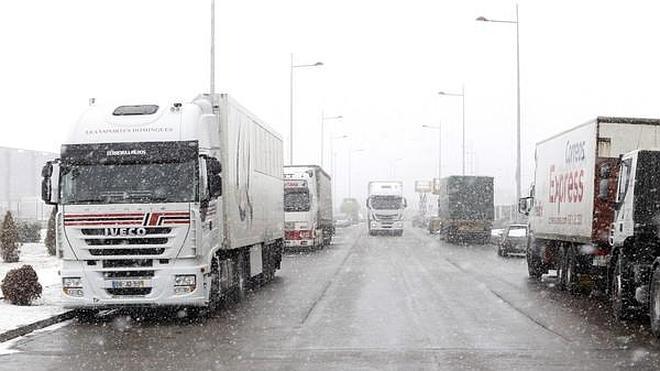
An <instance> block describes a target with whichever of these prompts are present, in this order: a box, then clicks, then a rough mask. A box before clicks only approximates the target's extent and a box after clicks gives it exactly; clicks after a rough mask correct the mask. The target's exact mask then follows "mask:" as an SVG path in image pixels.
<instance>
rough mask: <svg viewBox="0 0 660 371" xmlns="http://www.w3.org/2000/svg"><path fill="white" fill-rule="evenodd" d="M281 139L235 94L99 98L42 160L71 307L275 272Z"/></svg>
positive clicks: (166, 299) (168, 301)
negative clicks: (128, 100) (138, 100)
mask: <svg viewBox="0 0 660 371" xmlns="http://www.w3.org/2000/svg"><path fill="white" fill-rule="evenodd" d="M282 157H283V154H282V139H281V138H280V136H279V135H278V134H277V133H275V132H274V131H273V130H272V129H270V128H269V127H268V126H267V125H266V124H265V123H263V122H262V121H261V120H259V119H258V118H257V117H255V116H254V115H252V114H251V113H250V112H248V111H247V110H246V109H244V108H243V107H241V106H240V105H239V104H238V103H237V102H236V101H234V100H233V99H232V98H230V97H229V96H228V95H224V94H223V95H209V94H204V95H200V96H198V97H196V98H195V99H193V100H192V101H191V102H178V101H174V102H172V101H167V102H157V103H153V104H151V103H150V104H137V105H136V104H134V103H133V104H128V105H114V104H113V105H101V104H91V105H90V107H89V109H88V110H87V111H86V112H85V113H84V114H83V115H82V117H81V118H80V120H79V121H78V122H77V125H75V127H74V129H73V131H72V134H71V135H70V136H69V138H68V140H67V141H66V143H65V144H63V145H62V151H61V155H60V158H59V159H57V160H54V161H51V162H48V163H47V164H46V166H45V167H44V169H43V174H42V175H43V183H42V198H43V199H44V201H46V202H47V203H50V204H54V205H57V208H58V212H57V223H56V236H57V238H56V240H57V242H56V246H57V253H58V256H59V258H60V259H61V262H62V267H61V270H60V275H61V277H62V285H63V295H64V303H65V306H66V307H70V308H78V309H89V310H90V311H94V310H97V309H102V308H108V307H125V306H183V307H188V308H190V309H191V311H196V310H197V309H199V308H208V307H214V306H216V305H217V303H218V302H219V300H220V299H221V297H223V296H225V295H229V294H232V295H233V294H237V295H239V297H240V295H241V294H242V292H243V291H244V290H245V288H246V287H247V286H248V285H251V284H257V283H264V282H267V281H269V280H270V279H272V278H273V276H274V275H275V271H276V270H277V269H278V268H279V267H280V263H281V260H282V249H283V239H284V211H283V181H282V168H283V164H282Z"/></svg>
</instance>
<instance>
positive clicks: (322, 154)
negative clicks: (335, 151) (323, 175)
mask: <svg viewBox="0 0 660 371" xmlns="http://www.w3.org/2000/svg"><path fill="white" fill-rule="evenodd" d="M343 118H344V117H343V116H341V115H339V116H326V115H325V114H324V113H323V111H321V167H323V158H324V157H325V156H324V153H323V145H324V144H325V122H326V120H340V119H343ZM330 156H332V149H330ZM331 170H332V169H331Z"/></svg>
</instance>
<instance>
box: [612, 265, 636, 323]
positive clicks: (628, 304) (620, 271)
mask: <svg viewBox="0 0 660 371" xmlns="http://www.w3.org/2000/svg"><path fill="white" fill-rule="evenodd" d="M614 264H615V265H614V270H613V273H612V277H611V281H610V297H611V300H612V314H613V315H614V318H615V319H616V320H623V319H629V318H631V317H633V315H634V313H635V312H634V309H635V308H634V305H633V304H634V300H635V298H634V293H633V286H634V285H633V281H632V274H631V273H630V269H627V268H626V266H625V261H624V257H623V253H621V252H620V253H619V254H617V257H616V260H615V263H614Z"/></svg>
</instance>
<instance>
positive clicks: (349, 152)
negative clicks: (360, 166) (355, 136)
mask: <svg viewBox="0 0 660 371" xmlns="http://www.w3.org/2000/svg"><path fill="white" fill-rule="evenodd" d="M358 152H364V148H360V149H351V150H350V151H348V198H351V193H352V189H351V188H352V187H351V186H352V184H351V173H352V169H351V158H352V157H353V154H354V153H358Z"/></svg>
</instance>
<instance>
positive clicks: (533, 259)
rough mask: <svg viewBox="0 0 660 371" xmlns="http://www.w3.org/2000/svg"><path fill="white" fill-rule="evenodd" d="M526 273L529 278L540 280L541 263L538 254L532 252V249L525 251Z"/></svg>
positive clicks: (541, 273)
mask: <svg viewBox="0 0 660 371" xmlns="http://www.w3.org/2000/svg"><path fill="white" fill-rule="evenodd" d="M526 257H527V273H528V274H529V277H531V278H534V279H537V280H540V279H541V276H542V275H543V273H544V272H543V262H542V261H541V257H540V256H538V254H536V253H534V252H533V251H532V248H531V247H530V248H528V249H527V254H526Z"/></svg>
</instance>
